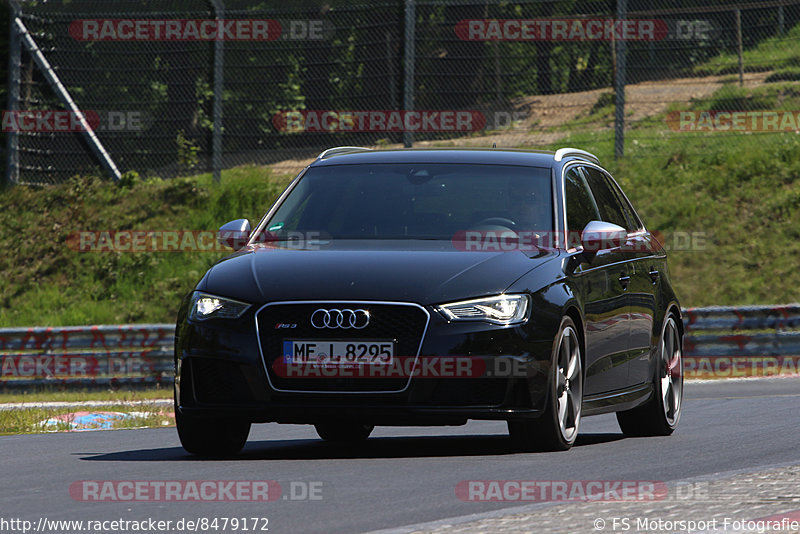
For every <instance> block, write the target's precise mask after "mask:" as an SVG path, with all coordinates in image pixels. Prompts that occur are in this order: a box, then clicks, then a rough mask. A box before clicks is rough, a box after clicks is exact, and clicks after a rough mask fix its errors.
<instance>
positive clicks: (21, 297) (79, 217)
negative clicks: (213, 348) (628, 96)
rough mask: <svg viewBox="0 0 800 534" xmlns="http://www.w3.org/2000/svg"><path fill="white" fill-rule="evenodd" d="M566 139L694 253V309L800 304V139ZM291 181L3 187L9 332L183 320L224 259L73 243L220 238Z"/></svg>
mask: <svg viewBox="0 0 800 534" xmlns="http://www.w3.org/2000/svg"><path fill="white" fill-rule="evenodd" d="M676 106H677V105H676ZM798 106H800V90H798V89H797V88H796V85H793V84H787V83H786V82H781V83H774V84H768V85H767V86H765V87H763V88H759V89H758V90H753V91H749V92H748V91H745V90H742V89H739V88H736V87H724V88H723V89H721V90H720V91H718V93H717V94H715V95H714V96H713V97H712V98H710V99H707V100H703V101H697V102H692V103H690V104H689V107H691V108H694V109H770V108H772V109H800V107H798ZM686 107H687V106H686V105H681V109H686ZM675 109H678V108H677V107H676V108H675ZM598 111H599V112H601V113H602V110H598ZM578 120H581V119H578ZM564 132H565V135H567V136H568V137H567V138H566V139H565V140H562V141H561V142H559V143H558V146H577V147H582V148H585V149H587V150H591V151H594V152H595V153H597V154H598V155H599V156H600V158H601V160H602V161H604V162H605V163H606V164H607V165H608V166H609V167H610V169H611V170H612V171H613V172H614V173H615V176H616V177H617V178H618V179H619V181H620V182H621V183H622V185H623V187H624V189H625V190H626V192H627V193H628V195H629V196H630V197H631V200H632V201H633V202H634V204H635V205H636V206H637V208H638V210H639V211H640V213H641V215H642V216H643V218H644V220H645V223H646V224H647V226H648V227H649V228H650V229H651V230H657V231H659V232H661V233H662V234H663V235H664V236H665V238H666V239H667V245H668V246H671V247H672V248H675V247H678V248H681V247H684V246H685V245H686V244H687V243H688V244H689V245H690V247H691V248H693V250H673V251H672V253H671V256H670V265H671V272H672V277H673V281H674V283H675V286H676V288H677V291H678V294H679V297H680V298H681V300H682V303H683V304H684V305H686V306H704V305H713V304H718V305H736V304H756V303H785V302H793V301H800V289H798V288H800V270H798V269H797V262H798V258H800V239H798V238H800V224H798V223H799V222H800V179H798V177H800V135H797V134H795V133H785V134H770V135H763V134H741V133H739V134H730V133H727V134H726V133H715V134H712V135H702V136H698V135H695V134H691V133H681V132H674V131H670V130H669V128H668V127H667V126H666V123H665V121H664V115H661V116H658V117H653V118H651V119H648V120H646V121H641V122H640V123H637V126H636V128H634V129H632V130H630V131H629V132H628V134H627V142H626V157H625V158H623V159H622V160H620V161H614V159H613V134H612V133H611V132H610V131H608V130H601V131H594V132H592V131H588V132H586V131H584V132H576V130H574V129H571V128H570V126H569V125H567V126H566V127H565V129H564ZM570 132H572V133H570ZM289 179H290V177H289V176H275V175H272V174H271V173H270V171H269V170H268V169H267V168H264V167H256V166H245V167H239V168H235V169H231V170H228V171H225V172H223V174H222V183H221V184H214V183H213V182H212V180H211V178H210V176H208V175H201V176H196V177H191V178H184V179H175V180H169V181H161V180H150V181H147V182H142V181H138V180H136V179H134V178H131V177H128V178H127V179H126V180H124V182H123V183H122V184H119V185H116V184H112V183H109V182H105V181H101V180H99V179H96V178H87V177H83V178H75V179H73V180H72V181H70V182H69V183H66V184H63V185H59V186H52V187H46V188H39V189H37V188H30V187H15V188H12V189H7V190H4V191H2V194H0V249H2V250H3V254H2V255H1V256H0V273H2V278H0V325H2V326H26V325H83V324H103V323H109V324H115V323H138V322H171V321H173V320H174V317H175V313H176V309H177V306H178V303H179V302H180V299H181V297H182V296H183V295H184V294H185V293H186V292H187V291H189V290H190V289H191V287H192V286H193V285H194V284H195V283H196V282H197V280H198V279H199V277H200V276H201V275H202V273H203V272H204V271H205V270H206V269H207V268H208V267H209V266H210V265H211V264H212V263H213V262H214V261H215V260H216V259H218V258H219V257H221V256H222V255H224V253H221V252H150V253H109V252H95V253H90V252H77V251H75V250H73V248H70V247H69V246H67V240H68V239H69V237H70V235H71V234H73V233H74V232H77V231H81V230H117V229H136V230H212V231H213V230H214V229H216V228H217V227H218V226H220V224H222V223H224V222H226V221H228V220H231V219H236V218H240V217H247V218H249V219H250V220H251V221H255V220H258V219H259V218H260V217H261V215H262V214H263V213H264V211H265V210H266V209H267V208H268V206H269V205H270V204H271V203H272V201H273V200H274V198H275V197H276V195H277V194H278V193H279V192H280V191H281V190H282V188H283V187H284V186H285V184H286V183H287V181H288V180H289ZM687 239H688V240H689V241H687Z"/></svg>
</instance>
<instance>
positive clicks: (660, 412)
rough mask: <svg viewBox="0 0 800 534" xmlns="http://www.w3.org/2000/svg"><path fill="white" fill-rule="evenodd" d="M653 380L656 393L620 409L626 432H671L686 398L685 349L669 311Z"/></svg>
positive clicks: (673, 317)
mask: <svg viewBox="0 0 800 534" xmlns="http://www.w3.org/2000/svg"><path fill="white" fill-rule="evenodd" d="M658 353H659V354H658V360H657V361H656V370H655V377H654V380H653V389H654V395H653V397H652V398H651V399H650V400H649V401H647V402H646V403H645V404H643V405H642V406H638V407H636V408H634V409H632V410H627V411H624V412H617V421H618V422H619V427H620V428H621V429H622V432H623V434H625V435H626V436H668V435H670V434H672V432H673V431H674V430H675V428H676V427H677V426H678V419H680V416H681V403H682V400H683V372H682V371H683V351H682V347H681V336H680V331H679V330H678V323H677V322H676V320H675V316H674V315H671V314H670V315H669V316H668V317H667V320H666V321H664V326H663V328H662V329H661V340H660V344H659V349H658Z"/></svg>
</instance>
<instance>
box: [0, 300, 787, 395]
mask: <svg viewBox="0 0 800 534" xmlns="http://www.w3.org/2000/svg"><path fill="white" fill-rule="evenodd" d="M683 314H684V326H685V331H686V332H685V333H686V335H685V337H684V372H685V375H686V377H687V378H696V377H735V376H769V375H774V374H779V373H781V374H787V373H791V374H798V372H800V330H793V329H797V328H798V327H800V304H792V305H787V306H747V307H712V308H689V309H685V310H683ZM174 335H175V326H174V325H172V324H141V325H118V326H83V327H82V326H68V327H53V328H43V327H33V328H0V389H7V390H13V389H30V388H34V387H42V386H58V387H65V388H70V387H96V386H118V385H119V386H121V385H125V386H136V385H139V386H146V385H155V384H162V385H169V383H171V381H172V373H173V362H172V350H173V342H174Z"/></svg>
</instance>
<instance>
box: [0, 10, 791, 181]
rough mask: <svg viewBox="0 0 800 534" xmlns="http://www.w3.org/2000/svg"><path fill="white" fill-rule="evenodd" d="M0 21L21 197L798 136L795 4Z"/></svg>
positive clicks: (13, 175)
mask: <svg viewBox="0 0 800 534" xmlns="http://www.w3.org/2000/svg"><path fill="white" fill-rule="evenodd" d="M3 5H4V6H5V7H6V10H7V14H6V15H5V16H4V18H6V19H7V20H4V21H3V23H2V24H7V25H8V32H7V35H8V42H7V46H8V50H9V62H8V66H7V72H6V75H7V79H8V85H7V87H5V88H4V92H3V94H2V95H0V96H2V97H3V98H4V99H5V100H6V101H7V106H6V110H5V112H4V114H3V128H2V133H3V135H4V136H5V139H4V143H3V147H4V160H5V162H6V179H7V180H9V181H10V182H12V183H29V184H48V183H58V182H61V181H63V180H65V179H68V178H69V177H71V176H73V175H76V174H105V175H110V176H112V177H114V178H117V179H118V178H119V176H120V175H121V174H122V173H124V172H126V171H129V170H134V171H136V172H138V173H140V174H142V175H146V176H159V177H171V176H178V175H186V174H196V173H199V172H215V173H218V172H219V170H220V169H223V168H230V167H233V166H236V165H242V164H249V163H254V164H270V165H277V167H276V168H280V169H285V170H288V171H294V170H297V168H300V167H302V166H303V164H304V162H305V161H307V160H308V158H311V157H313V156H315V155H316V154H317V153H318V152H320V151H321V150H322V149H324V148H328V147H330V146H337V145H351V144H353V145H365V146H378V147H384V146H431V145H436V146H438V145H443V146H451V145H454V146H461V145H474V146H492V145H493V144H496V145H497V146H503V147H528V148H530V147H546V146H552V145H554V144H557V143H560V142H562V140H564V139H565V138H567V137H569V136H571V137H570V140H571V141H573V142H580V143H581V146H582V148H594V147H595V146H606V145H609V144H610V145H613V147H614V152H615V154H616V155H617V156H622V155H623V154H625V155H627V156H629V157H636V156H637V155H638V154H639V153H638V152H637V151H635V150H630V149H631V137H632V134H635V135H634V137H635V143H636V144H637V145H638V144H640V143H644V144H646V143H651V144H652V143H655V144H659V143H662V142H663V141H664V139H668V138H670V137H673V136H679V135H680V136H684V138H689V137H690V136H692V135H727V134H736V135H740V134H742V133H744V132H748V133H752V134H754V135H756V134H758V135H762V134H763V135H784V134H785V132H787V131H795V130H797V129H798V128H800V124H797V122H798V114H797V112H796V111H795V112H792V111H791V107H790V108H785V107H784V108H780V109H776V105H777V104H776V102H778V103H780V102H787V103H788V104H787V105H789V106H791V105H792V102H793V101H792V98H795V97H796V96H797V95H796V93H797V91H796V89H793V88H792V86H793V85H794V83H796V81H798V80H800V42H798V41H799V40H800V27H796V26H797V24H798V22H800V0H798V1H789V0H774V1H762V2H753V1H751V2H730V1H722V0H694V1H688V0H687V1H680V0H616V1H580V0H574V1H551V0H545V1H541V0H539V1H534V0H528V1H517V2H508V1H505V0H504V1H501V0H447V1H444V0H379V1H377V2H371V3H366V2H364V3H360V4H359V3H353V2H348V1H343V0H342V1H338V0H329V1H327V2H325V3H320V2H314V1H298V2H292V3H288V2H287V3H279V2H272V1H268V2H262V3H258V4H255V5H253V4H252V3H250V2H243V1H241V0H238V1H234V0H213V1H200V0H179V1H174V2H169V3H167V2H161V3H152V2H144V1H139V0H120V1H115V2H100V1H99V0H71V1H67V0H55V1H52V0H51V1H48V2H32V1H13V2H8V1H6V3H5V4H3ZM4 44H6V43H4V42H2V41H0V46H3V45H4ZM753 111H756V112H758V113H756V114H754V113H750V114H749V115H748V113H749V112H753ZM759 113H760V114H759ZM792 120H794V121H795V122H794V123H792ZM581 136H583V137H581ZM626 137H627V138H628V142H627V143H626V139H625V138H626ZM604 143H605V145H603V144H604ZM701 149H702V148H701V147H698V148H697V150H701ZM664 150H666V148H665V149H664ZM648 154H649V155H653V154H659V152H658V151H657V150H656V151H655V152H653V151H650V152H648ZM281 165H283V166H281ZM217 176H218V174H217Z"/></svg>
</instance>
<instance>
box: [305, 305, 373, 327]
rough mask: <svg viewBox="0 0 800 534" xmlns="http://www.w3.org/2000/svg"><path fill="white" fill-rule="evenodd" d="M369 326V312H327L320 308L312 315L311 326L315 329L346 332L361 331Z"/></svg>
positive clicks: (346, 310)
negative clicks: (347, 330) (349, 330)
mask: <svg viewBox="0 0 800 534" xmlns="http://www.w3.org/2000/svg"><path fill="white" fill-rule="evenodd" d="M368 324H369V312H368V311H367V310H363V309H358V310H349V309H343V310H337V309H335V308H334V309H331V310H326V309H323V308H319V309H317V310H314V313H312V314H311V326H313V327H314V328H342V329H344V330H346V329H348V328H353V329H355V330H361V329H362V328H366V326H367V325H368Z"/></svg>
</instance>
